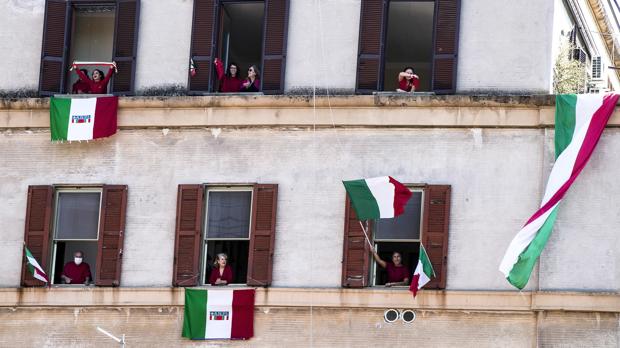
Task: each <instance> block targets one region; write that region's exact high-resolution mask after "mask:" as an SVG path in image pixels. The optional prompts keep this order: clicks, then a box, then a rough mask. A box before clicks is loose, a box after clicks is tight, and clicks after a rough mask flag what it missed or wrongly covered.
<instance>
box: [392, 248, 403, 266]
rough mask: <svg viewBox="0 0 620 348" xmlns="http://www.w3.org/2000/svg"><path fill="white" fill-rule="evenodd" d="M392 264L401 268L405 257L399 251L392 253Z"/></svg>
mask: <svg viewBox="0 0 620 348" xmlns="http://www.w3.org/2000/svg"><path fill="white" fill-rule="evenodd" d="M392 263H394V265H395V266H399V265H401V264H402V263H403V257H402V256H401V255H400V253H399V252H398V251H395V252H393V253H392Z"/></svg>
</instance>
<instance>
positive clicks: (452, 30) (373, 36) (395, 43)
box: [356, 0, 460, 94]
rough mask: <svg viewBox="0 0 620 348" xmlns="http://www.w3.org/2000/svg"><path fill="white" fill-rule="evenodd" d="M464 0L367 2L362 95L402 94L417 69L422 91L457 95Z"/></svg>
mask: <svg viewBox="0 0 620 348" xmlns="http://www.w3.org/2000/svg"><path fill="white" fill-rule="evenodd" d="M459 12H460V0H408V1H400V0H383V1H376V0H362V6H361V19H360V34H359V45H358V47H359V48H358V63H357V83H356V90H357V92H358V93H372V92H374V91H384V90H385V91H394V90H396V85H397V79H398V72H400V71H402V70H403V68H405V67H409V66H412V67H413V68H414V70H415V72H416V74H417V75H418V76H419V77H420V89H419V91H432V92H435V93H438V94H447V93H454V92H455V91H456V64H457V50H458V27H459Z"/></svg>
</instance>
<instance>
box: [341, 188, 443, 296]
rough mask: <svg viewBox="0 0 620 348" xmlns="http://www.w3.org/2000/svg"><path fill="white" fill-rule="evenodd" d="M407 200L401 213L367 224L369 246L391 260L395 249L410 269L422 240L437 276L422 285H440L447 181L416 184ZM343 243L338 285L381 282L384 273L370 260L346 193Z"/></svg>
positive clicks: (415, 262)
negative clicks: (368, 228)
mask: <svg viewBox="0 0 620 348" xmlns="http://www.w3.org/2000/svg"><path fill="white" fill-rule="evenodd" d="M412 191H413V196H412V197H411V199H410V200H409V202H407V206H406V208H405V213H404V214H403V215H401V216H399V217H397V218H395V219H381V220H378V221H375V222H373V223H371V224H370V226H369V227H370V231H369V232H370V235H369V237H372V243H373V246H374V247H375V248H376V250H377V253H378V254H379V256H381V258H382V259H383V260H386V261H388V260H391V256H392V252H394V251H399V252H400V253H401V255H402V257H403V264H405V265H406V266H407V267H408V268H409V271H410V272H411V273H413V270H414V268H415V266H416V264H417V261H418V250H419V245H420V244H419V243H420V242H422V243H423V244H424V247H425V248H426V251H427V253H428V256H429V259H430V260H431V263H432V264H433V268H434V270H435V273H436V274H437V275H438V277H436V278H433V279H432V280H431V282H429V283H428V284H427V285H426V286H425V288H426V289H443V288H445V286H446V278H447V252H448V222H449V214H450V192H451V187H450V186H449V185H416V186H413V187H412ZM344 227H345V232H344V243H343V262H342V286H343V287H351V288H360V287H366V286H371V285H382V284H385V282H386V277H387V276H386V273H385V271H384V270H383V269H381V268H380V267H377V266H376V264H375V262H374V261H372V262H371V260H372V257H371V253H370V250H369V246H368V243H367V242H366V239H365V236H364V234H363V232H362V229H361V227H360V224H359V222H358V220H357V217H356V216H355V210H354V209H353V207H352V206H351V204H350V201H349V198H348V196H347V197H346V209H345V224H344Z"/></svg>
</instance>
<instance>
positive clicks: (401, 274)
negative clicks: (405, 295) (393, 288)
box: [385, 262, 409, 283]
mask: <svg viewBox="0 0 620 348" xmlns="http://www.w3.org/2000/svg"><path fill="white" fill-rule="evenodd" d="M385 271H386V272H387V275H388V280H387V281H388V283H396V282H402V281H404V280H405V278H409V271H408V270H407V267H405V266H404V265H400V267H396V266H395V265H394V264H393V263H391V262H388V263H387V264H386V265H385Z"/></svg>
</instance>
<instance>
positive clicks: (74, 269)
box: [60, 251, 91, 285]
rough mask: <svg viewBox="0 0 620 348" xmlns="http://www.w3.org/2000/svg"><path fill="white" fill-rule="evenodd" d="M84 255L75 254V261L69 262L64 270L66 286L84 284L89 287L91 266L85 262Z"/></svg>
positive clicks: (77, 252) (63, 275) (63, 278)
mask: <svg viewBox="0 0 620 348" xmlns="http://www.w3.org/2000/svg"><path fill="white" fill-rule="evenodd" d="M83 260H84V253H83V252H81V251H76V252H75V253H73V261H69V262H67V264H65V268H64V269H63V270H62V275H61V276H60V277H61V278H62V282H63V283H64V284H84V285H88V283H89V282H90V278H91V275H90V266H89V265H88V264H87V263H86V262H83Z"/></svg>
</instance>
